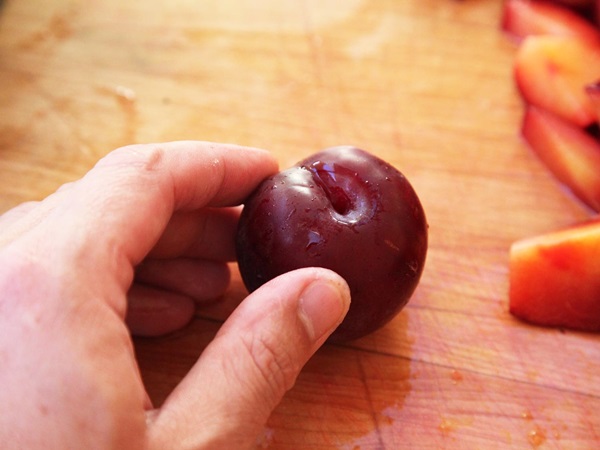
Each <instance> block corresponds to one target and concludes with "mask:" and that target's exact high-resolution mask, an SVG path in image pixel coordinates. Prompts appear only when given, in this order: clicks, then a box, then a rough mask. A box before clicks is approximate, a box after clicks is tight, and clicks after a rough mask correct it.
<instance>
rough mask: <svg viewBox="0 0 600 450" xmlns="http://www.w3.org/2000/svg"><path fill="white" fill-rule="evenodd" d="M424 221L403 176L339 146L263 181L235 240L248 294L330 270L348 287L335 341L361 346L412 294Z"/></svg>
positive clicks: (420, 266)
mask: <svg viewBox="0 0 600 450" xmlns="http://www.w3.org/2000/svg"><path fill="white" fill-rule="evenodd" d="M427 228H428V227H427V221H426V218H425V213H424V211H423V207H422V206H421V202H420V201H419V198H418V197H417V194H416V193H415V191H414V189H413V188H412V186H411V184H410V183H409V182H408V180H407V179H406V177H404V175H402V173H400V172H399V171H398V170H396V169H395V168H394V167H392V166H391V165H390V164H388V163H386V162H385V161H382V160H381V159H379V158H377V157H376V156H374V155H372V154H369V153H367V152H365V151H364V150H360V149H357V148H355V147H347V146H340V147H332V148H329V149H326V150H323V151H321V152H319V153H316V154H314V155H312V156H310V157H308V158H306V159H305V160H303V161H301V162H299V163H298V164H297V165H296V166H294V167H292V168H290V169H287V170H284V171H282V172H279V173H278V174H276V175H273V176H271V177H269V178H267V179H266V180H264V181H263V182H262V183H261V184H260V185H259V186H258V188H257V189H256V190H255V191H254V193H253V194H252V195H251V196H250V197H249V198H248V199H247V201H246V203H245V206H244V210H243V212H242V215H241V218H240V222H239V226H238V233H237V242H236V246H237V257H238V263H239V269H240V273H241V275H242V279H243V281H244V284H245V285H246V287H247V289H248V290H249V291H251V292H252V291H254V290H255V289H257V288H258V287H260V286H261V285H262V284H264V283H266V282H267V281H269V280H270V279H272V278H274V277H276V276H278V275H281V274H283V273H285V272H288V271H291V270H294V269H298V268H301V267H325V268H328V269H331V270H333V271H335V272H337V273H338V274H339V275H340V276H342V277H343V278H344V279H345V280H346V281H347V282H348V284H349V286H350V292H351V295H352V303H351V305H350V310H349V312H348V315H347V316H346V318H345V319H344V321H343V322H342V324H341V325H340V326H339V327H338V329H337V330H336V331H335V332H334V334H333V335H332V336H331V337H330V342H342V341H348V340H352V339H356V338H359V337H362V336H364V335H366V334H369V333H371V332H373V331H375V330H377V329H379V328H380V327H382V326H383V325H384V324H386V323H387V322H389V321H390V320H391V319H392V318H393V317H394V316H395V315H396V314H397V313H398V312H399V311H400V310H401V309H402V308H403V307H404V306H405V305H406V303H407V302H408V300H409V298H410V297H411V295H412V294H413V292H414V290H415V288H416V287H417V284H418V283H419V280H420V278H421V274H422V272H423V267H424V264H425V257H426V254H427V231H428V230H427Z"/></svg>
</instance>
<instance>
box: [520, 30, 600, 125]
mask: <svg viewBox="0 0 600 450" xmlns="http://www.w3.org/2000/svg"><path fill="white" fill-rule="evenodd" d="M599 75H600V44H598V43H589V42H586V41H584V40H582V39H580V38H575V37H570V36H549V35H547V36H529V37H527V38H525V40H524V41H523V43H522V44H521V46H520V47H519V50H518V51H517V54H516V58H515V80H516V83H517V86H518V88H519V90H520V91H521V94H522V96H523V98H524V100H525V101H526V102H527V103H531V104H533V105H536V106H540V107H542V108H544V109H547V110H548V111H551V112H553V113H555V114H557V115H559V116H561V117H563V118H564V119H566V120H568V121H569V122H572V123H573V124H575V125H577V126H580V127H586V126H588V125H590V124H591V123H593V122H595V121H596V111H595V109H594V106H593V104H592V101H591V99H590V97H589V96H588V95H587V94H586V92H585V86H586V85H588V84H590V83H593V82H595V81H596V80H597V79H598V76H599Z"/></svg>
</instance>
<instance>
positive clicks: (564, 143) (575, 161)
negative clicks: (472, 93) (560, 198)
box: [522, 106, 600, 260]
mask: <svg viewBox="0 0 600 450" xmlns="http://www.w3.org/2000/svg"><path fill="white" fill-rule="evenodd" d="M522 135H523V137H524V138H525V140H526V141H527V143H528V144H529V146H530V147H531V149H532V150H533V152H534V153H535V154H536V155H537V156H538V157H539V159H540V160H541V161H542V162H543V163H544V164H545V165H546V167H548V169H549V170H550V171H551V172H552V173H553V174H554V176H555V177H556V178H557V179H558V181H560V182H561V183H563V184H564V185H565V186H566V187H568V188H569V189H570V190H571V191H572V192H573V194H574V195H575V196H577V197H578V198H579V199H580V200H581V201H583V202H584V203H585V204H586V205H588V206H589V207H590V208H592V209H593V210H594V211H600V142H599V141H598V140H597V139H596V138H594V137H593V136H591V135H590V134H588V133H587V132H586V131H585V130H582V129H581V128H578V127H576V126H574V125H572V124H570V123H569V122H566V121H565V120H563V119H561V118H559V117H557V116H555V115H553V114H552V113H550V112H548V111H544V110H543V109H540V108H536V107H534V106H529V107H528V108H527V110H526V111H525V116H524V119H523V128H522ZM598 259H599V260H600V254H599V255H598Z"/></svg>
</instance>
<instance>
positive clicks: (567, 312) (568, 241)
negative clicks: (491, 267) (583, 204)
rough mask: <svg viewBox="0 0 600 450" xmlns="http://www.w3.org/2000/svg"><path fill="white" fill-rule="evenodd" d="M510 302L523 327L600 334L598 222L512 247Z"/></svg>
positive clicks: (574, 227) (511, 308) (513, 312)
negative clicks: (527, 324)
mask: <svg viewBox="0 0 600 450" xmlns="http://www.w3.org/2000/svg"><path fill="white" fill-rule="evenodd" d="M509 299H510V312H511V313H512V314H513V315H514V316H516V317H518V318H520V319H522V320H525V321H527V322H530V323H534V324H537V325H543V326H552V327H564V328H570V329H574V330H585V331H600V221H595V222H589V223H585V224H580V225H575V226H573V227H570V228H567V229H564V230H560V231H556V232H551V233H547V234H543V235H540V236H536V237H532V238H527V239H523V240H520V241H517V242H515V243H514V244H513V245H512V247H511V250H510V289H509Z"/></svg>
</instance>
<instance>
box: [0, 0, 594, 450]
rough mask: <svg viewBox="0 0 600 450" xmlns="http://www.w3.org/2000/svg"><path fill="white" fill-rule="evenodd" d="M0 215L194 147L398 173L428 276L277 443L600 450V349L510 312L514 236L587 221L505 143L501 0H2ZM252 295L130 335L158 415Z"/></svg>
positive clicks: (509, 112)
mask: <svg viewBox="0 0 600 450" xmlns="http://www.w3.org/2000/svg"><path fill="white" fill-rule="evenodd" d="M0 8H1V9H0V192H1V197H0V211H5V210H7V209H9V208H11V207H12V206H14V205H16V204H18V203H20V202H23V201H27V200H35V199H40V198H43V197H44V196H46V195H48V194H49V193H51V192H52V191H54V190H55V189H56V188H58V187H59V186H60V185H61V184H62V183H65V182H67V181H70V180H73V179H75V178H78V177H80V176H81V175H83V174H84V173H85V172H86V171H87V170H88V169H89V168H90V167H91V166H92V165H93V164H94V163H95V162H96V161H97V160H98V159H99V158H100V157H102V156H103V155H104V154H106V153H107V152H109V151H110V150H112V149H114V148H116V147H119V146H122V145H125V144H129V143H133V142H155V141H168V140H179V139H201V140H212V141H217V142H234V143H238V144H243V145H250V146H257V147H263V148H267V149H269V150H271V151H273V152H274V153H275V154H276V155H277V157H278V158H279V161H280V164H281V166H282V167H285V166H289V165H291V164H292V163H294V162H295V161H297V160H299V159H302V158H303V157H305V156H307V155H308V154H309V153H313V152H315V151H317V150H320V149H322V148H324V147H327V146H331V145H338V144H354V145H357V146H359V147H363V148H365V149H368V150H370V151H372V152H373V153H376V154H378V155H379V156H381V157H382V158H384V159H387V160H388V161H390V162H391V163H393V164H394V165H396V166H397V167H398V168H399V169H400V170H401V171H402V172H404V173H405V175H406V176H407V177H408V178H409V179H410V180H411V182H412V183H413V185H414V186H415V188H416V190H417V192H418V193H419V195H420V197H421V199H422V201H423V204H424V207H425V210H426V213H427V217H428V221H429V224H430V251H429V255H428V260H427V265H426V269H425V272H424V275H423V279H422V283H421V285H420V286H419V288H418V290H417V292H416V294H415V296H414V298H413V299H412V300H411V302H410V303H409V306H408V307H407V308H406V309H405V310H404V311H403V312H402V313H401V314H400V315H399V316H398V317H397V318H396V319H395V320H394V321H392V322H391V323H390V324H389V325H388V326H386V327H385V328H384V329H382V330H381V331H379V332H377V333H375V334H373V335H371V336H368V337H366V338H364V339H361V340H359V341H356V342H353V343H351V344H347V345H343V346H332V345H330V346H326V347H325V348H323V349H322V350H321V351H320V352H319V353H318V354H317V355H316V356H315V357H314V358H313V359H312V360H311V361H310V362H309V364H308V365H307V366H306V368H305V369H304V371H303V372H302V374H301V375H300V377H299V379H298V382H297V385H296V386H295V387H294V389H292V391H290V392H289V394H288V395H287V396H286V397H285V399H284V400H283V402H282V403H281V405H280V406H279V407H278V409H277V410H276V411H275V413H274V414H273V416H272V417H271V419H270V421H269V424H268V427H267V429H266V430H265V433H264V436H263V439H262V441H261V447H263V448H273V449H303V448H306V449H329V448H340V449H396V448H436V449H438V448H439V449H444V448H447V449H461V448H464V449H496V448H498V449H504V448H548V449H554V448H556V449H559V448H560V449H593V448H598V447H600V416H599V414H598V411H599V410H600V337H599V336H598V335H593V334H584V333H574V332H566V331H560V330H549V329H541V328H537V327H532V326H528V325H525V324H523V323H520V322H518V321H516V320H515V319H514V318H512V317H511V316H510V315H509V313H508V306H507V288H508V286H507V262H508V248H509V246H510V244H511V242H513V241H514V240H515V239H518V238H521V237H525V236H529V235H533V234H536V233H540V232H544V231H549V230H552V229H556V228H559V227H562V226H565V225H568V224H571V223H574V222H576V221H579V220H582V219H584V218H585V217H587V215H588V212H587V211H586V210H585V208H583V207H582V206H581V205H580V204H579V203H577V202H576V201H575V200H573V198H572V197H571V196H570V195H569V194H568V193H567V192H565V191H564V190H563V189H562V188H561V187H560V186H559V185H557V184H556V182H555V181H554V180H553V179H552V177H551V176H550V175H549V174H548V173H547V171H546V170H545V169H544V168H543V167H542V166H541V164H540V163H539V162H538V161H537V160H536V159H535V157H534V156H533V155H532V154H531V153H530V152H529V151H528V150H527V148H526V147H525V145H524V144H523V142H522V141H521V139H520V137H519V132H518V129H519V123H520V119H521V114H522V104H521V101H520V99H519V96H518V95H517V93H516V90H515V87H514V83H513V79H512V67H511V65H512V59H513V56H514V53H515V46H514V44H513V43H512V42H511V41H510V40H509V39H508V38H507V37H506V36H504V35H503V34H502V33H500V32H499V30H498V22H499V17H500V9H501V2H499V1H497V0H464V1H458V0H437V1H434V0H405V1H397V0H373V1H369V2H366V1H359V0H348V1H345V2H339V1H337V0H336V1H333V0H321V1H315V0H304V1H299V0H296V1H289V2H281V1H276V0H264V1H262V2H247V1H243V0H206V1H203V2H188V1H184V0H171V1H157V2H147V1H142V0H130V1H127V2H123V1H117V0H106V1H102V2H98V1H94V2H92V1H91V2H83V1H80V0H55V1H53V2H47V1H44V0H28V1H26V2H23V1H16V0H6V1H5V2H4V4H2V6H0ZM244 294H245V291H244V288H243V286H242V285H241V282H240V280H239V277H238V276H234V280H233V283H232V287H231V289H230V291H229V293H228V294H227V296H226V298H225V299H224V300H223V304H221V305H217V306H214V307H212V308H210V309H205V310H200V311H198V315H197V320H196V321H194V323H193V324H192V325H190V326H189V327H188V328H186V329H185V330H183V331H182V332H180V333H177V334H175V335H172V336H168V337H165V338H162V339H152V340H148V339H146V340H144V339H139V340H136V348H137V352H138V355H139V359H140V366H141V368H142V372H143V376H144V379H145V381H146V383H147V386H148V390H149V392H150V394H151V396H152V397H153V399H154V401H155V402H157V403H160V402H161V401H162V400H163V399H164V398H165V397H166V396H167V395H168V393H169V391H170V390H171V389H172V388H173V386H175V385H176V384H177V382H178V380H180V379H181V377H183V376H184V375H185V373H186V371H187V370H188V369H189V368H190V367H191V366H192V365H193V363H194V361H195V360H196V358H197V357H198V356H199V355H200V353H201V352H202V349H203V348H204V346H205V345H206V344H207V343H208V342H209V341H210V339H211V338H212V336H213V335H214V333H215V332H216V330H217V329H218V327H219V325H220V323H221V320H223V319H224V318H225V316H226V314H227V312H228V311H230V310H231V308H233V307H234V306H235V304H236V303H238V302H239V301H241V299H242V298H243V297H244Z"/></svg>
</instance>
